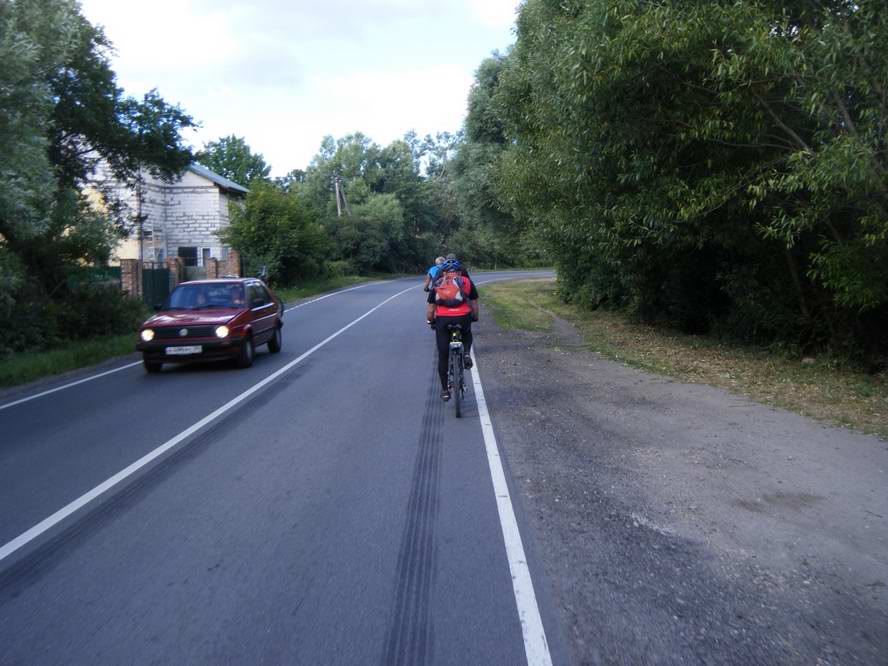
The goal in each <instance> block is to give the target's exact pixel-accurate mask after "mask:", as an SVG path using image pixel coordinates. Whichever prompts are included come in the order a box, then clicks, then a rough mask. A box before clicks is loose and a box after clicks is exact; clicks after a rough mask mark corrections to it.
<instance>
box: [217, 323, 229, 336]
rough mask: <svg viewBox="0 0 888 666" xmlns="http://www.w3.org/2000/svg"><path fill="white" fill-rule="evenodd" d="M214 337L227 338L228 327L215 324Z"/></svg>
mask: <svg viewBox="0 0 888 666" xmlns="http://www.w3.org/2000/svg"><path fill="white" fill-rule="evenodd" d="M216 337H217V338H227V337H228V327H227V326H217V327H216Z"/></svg>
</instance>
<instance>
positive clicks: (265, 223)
mask: <svg viewBox="0 0 888 666" xmlns="http://www.w3.org/2000/svg"><path fill="white" fill-rule="evenodd" d="M220 235H221V238H222V240H223V242H225V243H226V244H228V245H231V246H232V247H234V248H235V249H237V250H238V251H240V252H241V253H242V255H243V257H244V260H245V263H246V266H245V268H246V271H247V272H248V273H255V272H258V269H259V267H261V266H266V267H267V269H268V277H269V281H270V282H272V283H276V284H291V283H292V282H293V281H294V280H296V279H297V278H305V277H311V276H314V275H317V274H319V273H320V272H321V270H322V265H323V261H324V259H325V258H326V256H327V251H328V238H327V235H326V233H325V231H324V229H323V227H322V226H321V225H320V224H318V223H317V222H316V221H315V220H314V218H313V216H312V215H311V213H310V211H308V210H307V209H306V207H305V206H304V205H303V204H302V202H301V201H300V200H299V198H298V196H297V195H296V194H295V193H293V192H285V191H283V190H281V189H280V188H279V187H276V186H275V185H273V184H271V183H267V182H263V181H254V183H253V186H252V187H251V188H250V191H249V193H248V194H247V196H246V200H245V202H244V205H243V206H240V205H237V204H232V206H231V223H230V225H229V226H228V227H226V228H225V229H224V230H223V231H222V232H221V234H220Z"/></svg>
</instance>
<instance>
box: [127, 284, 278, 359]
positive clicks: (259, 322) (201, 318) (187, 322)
mask: <svg viewBox="0 0 888 666" xmlns="http://www.w3.org/2000/svg"><path fill="white" fill-rule="evenodd" d="M283 314H284V306H283V303H281V301H280V299H278V298H277V296H275V295H274V293H272V292H271V290H270V289H269V288H268V287H266V286H265V285H264V284H263V283H262V281H261V280H257V279H255V278H231V279H223V280H200V281H195V282H183V283H182V284H180V285H179V286H178V287H176V288H175V289H174V290H173V293H171V294H170V296H169V298H168V299H167V301H166V303H164V305H163V308H162V309H161V310H160V311H159V312H158V313H157V314H156V315H154V316H153V317H151V318H150V319H149V320H148V321H146V322H145V323H144V324H142V327H141V329H139V342H138V343H137V344H136V349H138V350H139V351H140V352H142V362H143V363H144V364H145V370H146V371H148V372H160V369H161V368H162V367H163V364H164V363H186V362H191V361H215V360H221V359H233V360H234V361H235V362H236V363H237V365H238V367H241V368H249V367H250V366H251V365H252V364H253V356H254V355H255V353H256V347H258V346H259V345H264V344H267V345H268V351H270V352H271V353H273V354H276V353H277V352H279V351H280V350H281V328H282V327H283V325H284V322H283V318H282V317H283Z"/></svg>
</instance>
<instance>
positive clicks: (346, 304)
mask: <svg viewBox="0 0 888 666" xmlns="http://www.w3.org/2000/svg"><path fill="white" fill-rule="evenodd" d="M496 277H497V276H496V275H487V276H484V277H483V278H482V279H488V280H489V279H494V278H496ZM500 277H504V278H513V277H520V274H516V273H509V274H502V275H501V276H500ZM418 285H419V281H418V280H417V279H411V280H400V281H390V282H385V283H376V284H369V285H367V286H362V287H360V288H356V289H352V290H349V291H343V292H341V293H339V294H337V295H335V296H332V297H329V298H326V299H324V300H318V301H317V302H315V303H313V304H310V305H308V304H307V305H304V306H302V307H300V308H298V309H293V310H291V311H290V312H289V313H288V314H287V315H286V318H285V322H286V325H285V332H284V333H285V334H284V350H283V351H282V352H281V354H279V355H270V354H267V353H264V350H263V351H262V352H261V353H260V354H259V355H258V356H257V359H256V362H255V364H254V365H253V367H252V368H250V369H248V370H243V371H238V370H234V369H232V368H231V367H230V366H221V365H220V366H194V367H174V366H169V367H168V368H166V369H165V370H164V372H163V373H161V374H160V375H147V374H145V373H144V372H143V371H142V369H141V368H139V367H133V368H127V369H124V370H121V371H119V372H116V373H113V374H109V375H106V376H103V377H101V378H98V379H95V380H92V381H89V382H86V383H83V384H80V385H78V386H76V387H73V388H71V389H65V390H60V391H57V392H56V393H53V394H51V395H47V396H44V397H41V398H36V399H34V400H30V401H26V402H19V403H18V404H15V405H12V406H10V407H8V408H5V409H4V408H3V404H0V432H2V433H3V439H2V443H0V456H2V461H3V464H2V465H0V558H2V559H0V663H4V664H7V663H23V664H41V665H42V664H53V663H97V662H102V663H161V662H162V663H172V662H175V663H305V664H322V663H401V664H418V663H432V662H434V663H453V664H468V663H485V664H510V665H511V664H516V663H521V662H522V661H524V659H525V641H524V639H523V637H522V625H521V622H519V612H518V606H516V596H515V593H514V591H513V580H512V575H510V561H509V560H508V559H507V554H506V549H505V548H504V541H503V531H502V528H501V526H500V520H499V514H498V498H497V497H495V496H494V492H493V487H492V485H491V472H490V471H489V469H488V462H487V454H486V453H485V443H484V440H483V439H482V431H481V427H480V424H479V419H478V417H477V411H475V409H474V407H473V404H472V401H471V397H470V399H469V405H468V409H467V411H468V412H469V415H467V418H463V419H460V420H457V419H455V417H454V414H453V409H452V406H447V405H444V404H443V403H441V401H440V399H439V398H438V392H439V387H438V386H437V384H436V381H435V371H434V361H435V355H434V343H433V336H432V334H431V333H430V331H429V330H428V328H427V327H426V326H425V325H424V315H425V304H424V294H423V293H422V292H421V291H420V288H419V286H418ZM403 290H407V291H403ZM402 291H403V293H401V292H402ZM398 294H400V295H398ZM374 308H375V309H374ZM371 310H373V311H372V312H370V311H371ZM368 312H369V313H370V314H367V315H366V316H365V317H363V318H361V317H362V316H363V315H365V314H366V313H368ZM350 324H353V325H351V326H350V327H348V326H349V325H350ZM347 327H348V328H347ZM337 333H338V334H337ZM312 350H313V351H312ZM300 357H303V360H301V361H299V362H297V359H299V358H300ZM482 363H483V362H482ZM288 366H289V369H287V370H286V371H284V372H282V373H281V374H280V375H279V376H278V377H276V378H275V379H273V380H272V381H270V382H268V383H267V384H265V385H264V386H261V387H260V388H258V389H257V390H255V391H254V392H253V393H250V394H247V395H245V392H247V391H249V390H250V389H251V387H254V386H256V385H257V384H258V383H259V382H261V381H264V380H266V378H268V377H270V376H271V375H273V373H275V372H277V371H279V370H282V369H284V368H286V367H288ZM46 388H47V387H46V386H45V385H44V386H41V387H40V389H41V390H46ZM238 396H241V397H240V398H238ZM16 399H17V400H21V399H22V394H21V393H19V394H17V395H16ZM235 400H239V401H238V402H237V404H231V405H230V408H229V409H227V411H224V412H223V413H219V415H218V417H217V418H215V420H213V421H212V422H210V423H206V424H205V425H204V426H203V427H199V428H196V429H193V428H192V426H193V425H194V424H195V423H196V422H198V421H199V420H201V419H203V418H204V417H206V416H207V415H209V414H211V413H213V412H214V410H219V409H220V408H223V406H224V405H226V403H229V404H230V403H231V401H235ZM6 404H9V403H6ZM183 433H184V437H183V436H182V435H183ZM177 439H180V440H181V441H179V442H178V444H176V445H175V446H173V448H171V449H170V450H169V451H168V452H167V454H166V455H163V456H160V457H159V458H157V459H155V460H154V461H153V462H152V463H150V464H147V465H145V466H144V467H142V468H140V469H139V471H137V472H135V473H134V474H133V475H132V476H130V477H128V478H127V479H126V480H124V481H122V482H121V483H120V484H119V485H117V486H114V487H113V488H110V489H109V490H108V491H107V492H106V493H105V494H103V495H101V496H99V497H98V498H96V499H95V500H94V501H91V502H85V503H84V504H83V506H81V507H79V508H78V509H77V510H76V511H75V512H73V513H72V514H71V515H70V516H68V517H66V518H65V519H63V520H61V521H60V522H58V523H57V524H55V525H54V526H52V527H50V528H49V529H48V530H46V531H42V528H39V527H38V528H37V529H36V530H35V531H34V532H33V533H36V532H42V533H41V534H39V535H38V536H36V538H35V539H34V540H31V541H28V540H27V535H28V532H27V531H28V530H32V529H33V528H35V526H38V525H40V522H41V521H44V520H45V519H47V517H49V516H51V515H52V514H53V513H54V512H56V511H58V510H59V509H61V508H62V507H65V506H66V505H69V503H71V502H72V501H75V500H77V498H81V497H83V496H84V493H88V492H89V491H90V490H91V489H94V488H96V487H97V486H98V485H99V484H102V483H103V482H104V481H105V480H107V479H109V478H110V477H112V475H115V474H118V473H119V472H121V470H124V469H125V468H126V467H127V466H129V465H132V464H133V463H134V462H135V461H137V460H139V459H140V458H141V457H142V456H145V455H146V454H149V453H150V452H152V451H156V450H157V448H158V447H160V446H161V445H163V444H164V443H169V442H176V441H177ZM33 533H32V534H33ZM23 535H25V536H23ZM16 540H17V541H16ZM2 544H7V545H6V546H3V545H2ZM10 544H12V545H10ZM17 546H21V547H17ZM531 572H532V573H533V568H531ZM537 586H538V587H541V588H542V589H546V587H547V586H546V585H541V584H540V583H539V582H537ZM545 600H546V597H545V595H544V594H543V595H539V602H540V607H541V609H542V619H543V625H544V626H545V628H546V631H547V633H549V634H551V635H552V636H555V637H557V636H558V630H557V627H556V626H555V625H554V622H553V619H552V614H551V613H550V612H549V611H548V610H547V608H548V607H547V605H546V602H545ZM526 601H527V600H526V599H522V600H520V603H522V604H526ZM522 608H523V606H522ZM524 612H525V611H524V610H522V613H524ZM525 619H526V616H525ZM541 638H542V637H541V636H533V637H531V640H532V641H536V642H537V643H539V642H540V640H541ZM552 657H553V660H554V661H555V663H561V662H563V661H564V657H563V654H562V653H560V652H559V649H558V643H557V640H555V641H554V642H553V647H552Z"/></svg>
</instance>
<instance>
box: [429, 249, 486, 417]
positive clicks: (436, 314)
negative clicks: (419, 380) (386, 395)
mask: <svg viewBox="0 0 888 666" xmlns="http://www.w3.org/2000/svg"><path fill="white" fill-rule="evenodd" d="M478 312H479V307H478V290H477V289H476V288H475V285H474V284H472V281H471V280H470V279H469V276H468V273H466V271H465V270H463V267H462V265H461V264H460V263H459V261H457V260H456V259H453V260H452V261H445V262H444V263H443V264H441V275H440V277H438V279H436V280H435V281H434V283H433V286H432V289H431V291H430V292H429V297H428V304H427V305H426V320H427V321H428V322H429V325H431V326H432V327H433V328H434V329H435V342H436V343H437V346H438V378H439V379H440V380H441V399H442V400H445V401H447V400H450V390H449V389H448V387H447V356H448V354H449V352H450V331H448V330H447V326H448V325H450V324H458V325H459V326H460V328H461V329H462V341H463V346H464V347H465V352H466V353H465V367H466V368H471V367H472V359H471V358H470V357H469V352H470V351H471V350H472V322H473V321H478Z"/></svg>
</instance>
